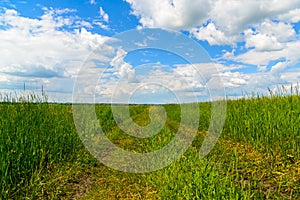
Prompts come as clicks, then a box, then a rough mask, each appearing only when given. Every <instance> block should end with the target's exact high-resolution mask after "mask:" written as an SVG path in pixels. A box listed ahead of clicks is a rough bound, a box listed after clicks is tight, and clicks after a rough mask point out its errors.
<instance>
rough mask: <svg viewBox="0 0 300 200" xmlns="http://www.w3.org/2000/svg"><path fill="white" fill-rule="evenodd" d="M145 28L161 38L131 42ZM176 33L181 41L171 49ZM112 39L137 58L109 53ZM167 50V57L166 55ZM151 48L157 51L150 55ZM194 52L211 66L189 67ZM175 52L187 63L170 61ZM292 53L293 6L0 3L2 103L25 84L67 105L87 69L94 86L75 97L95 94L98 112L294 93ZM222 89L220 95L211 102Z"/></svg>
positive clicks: (296, 6)
mask: <svg viewBox="0 0 300 200" xmlns="http://www.w3.org/2000/svg"><path fill="white" fill-rule="evenodd" d="M147 28H151V29H150V30H152V28H156V29H155V30H161V32H160V34H156V33H153V32H152V31H150V32H147V31H146V32H143V34H144V35H139V34H138V33H141V32H140V31H143V30H146V29H147ZM153 30H154V29H153ZM126 31H133V32H131V33H130V34H131V35H130V34H128V33H127V34H126ZM172 31H174V32H172ZM171 32H172V34H171ZM176 32H178V33H180V34H182V37H178V38H179V39H177V40H176V37H177V36H176V34H175V33H176ZM169 33H170V34H169ZM135 34H136V35H135ZM122 37H126V38H125V39H124V38H122ZM131 37H132V38H131ZM155 37H156V38H155ZM185 37H186V39H184V38H185ZM116 38H119V39H120V38H121V39H123V40H124V41H123V42H125V40H126V41H127V42H128V41H131V42H133V43H135V47H134V48H136V49H137V50H132V49H130V48H129V47H126V45H125V43H122V44H119V45H116V44H114V42H112V41H114V39H116ZM155 41H156V42H155ZM193 42H194V43H195V44H194V43H193ZM170 43H171V44H172V45H173V49H170V48H169V49H168V50H169V51H166V49H163V48H164V47H166V45H167V46H168V45H169V44H170ZM151 44H152V45H154V44H155V45H154V46H156V47H157V45H160V46H159V47H162V48H160V49H154V48H149V47H151ZM164 45H165V46H164ZM197 45H198V46H199V47H201V48H202V49H203V52H202V53H203V55H204V54H205V53H206V54H207V55H208V56H209V57H210V59H209V61H208V60H206V59H204V60H201V59H196V58H197V56H198V57H199V54H197V55H193V54H196V52H197V53H199V51H200V50H199V49H198V47H197ZM176 48H181V49H182V52H181V53H182V54H184V55H183V56H182V55H178V54H176ZM299 49H300V1H299V0H294V1H287V2H283V1H279V0H269V1H246V0H240V1H236V0H173V1H172V0H143V1H142V0H124V1H121V0H78V1H71V0H64V1H57V0H54V1H53V0H51V1H50V0H44V1H35V0H31V1H26V0H20V1H18V0H14V1H11V0H4V1H1V3H0V92H1V93H2V94H3V93H7V92H8V93H9V92H24V91H23V90H24V83H25V89H26V91H27V92H28V91H30V90H33V91H37V92H38V91H40V90H41V86H42V85H43V88H44V90H45V91H46V93H47V94H48V96H49V98H50V100H51V101H56V102H71V101H72V98H73V94H74V92H73V88H74V85H75V84H76V82H78V79H79V78H80V77H81V76H80V73H79V72H80V70H82V68H83V67H90V70H94V68H97V69H98V71H97V70H96V71H89V72H92V73H91V74H93V76H96V78H95V79H93V78H89V77H86V79H89V80H94V81H95V82H96V83H95V84H92V86H91V88H88V86H89V85H87V84H84V85H85V86H86V87H87V88H81V89H82V93H86V94H88V93H93V95H95V97H96V99H97V101H98V102H110V101H115V102H129V101H130V102H131V103H165V102H178V101H179V100H178V99H183V100H182V101H186V102H188V101H194V100H195V99H196V100H198V101H203V100H211V99H214V98H218V97H220V98H221V97H222V96H224V95H226V96H227V97H230V98H238V97H241V96H243V95H244V94H247V93H248V94H251V93H253V92H254V93H255V92H267V91H268V88H271V89H274V90H275V89H276V87H278V86H282V85H284V86H290V85H296V84H297V83H298V82H299V79H300V64H299V63H300V53H299V52H300V51H299ZM177 53H178V52H177ZM200 54H201V53H200ZM203 55H202V54H201V56H203ZM185 56H187V57H189V58H191V60H192V61H191V60H186V59H185V58H184V57H185ZM201 56H200V57H201ZM192 57H194V58H195V59H192ZM95 59H96V60H97V62H96V61H95ZM92 62H93V64H91V63H92ZM95 63H96V64H95ZM95 66H96V67H95ZM80 81H83V80H80ZM220 82H222V84H220ZM86 83H90V82H89V81H87V82H86ZM222 89H224V90H225V94H224V93H222V92H220V93H215V96H214V97H212V96H211V95H212V94H213V93H214V91H224V90H222ZM26 91H25V92H26Z"/></svg>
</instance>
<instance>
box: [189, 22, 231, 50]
mask: <svg viewBox="0 0 300 200" xmlns="http://www.w3.org/2000/svg"><path fill="white" fill-rule="evenodd" d="M190 32H191V34H192V35H193V36H194V37H195V38H197V39H198V40H206V41H208V43H209V44H210V45H224V44H234V42H235V41H237V37H227V36H225V34H224V32H222V31H220V30H218V29H217V28H216V26H215V24H214V23H209V24H208V25H207V26H203V27H200V28H192V29H191V31H190Z"/></svg>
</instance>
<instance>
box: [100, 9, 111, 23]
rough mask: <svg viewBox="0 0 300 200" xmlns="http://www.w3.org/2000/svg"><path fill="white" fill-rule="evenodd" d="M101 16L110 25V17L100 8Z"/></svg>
mask: <svg viewBox="0 0 300 200" xmlns="http://www.w3.org/2000/svg"><path fill="white" fill-rule="evenodd" d="M99 14H100V16H101V18H102V19H103V20H104V21H105V22H106V23H108V20H109V16H108V14H107V13H106V12H104V10H103V8H102V7H100V8H99Z"/></svg>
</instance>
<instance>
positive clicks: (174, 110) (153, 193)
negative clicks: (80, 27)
mask: <svg viewBox="0 0 300 200" xmlns="http://www.w3.org/2000/svg"><path fill="white" fill-rule="evenodd" d="M292 93H293V95H276V94H272V95H271V96H268V97H264V96H256V97H255V98H254V97H253V98H248V99H246V98H244V99H239V100H228V101H227V113H226V122H225V125H224V129H223V132H222V135H221V137H220V139H219V141H218V143H217V145H216V146H215V147H214V149H213V151H211V152H210V153H209V155H208V156H206V157H205V158H204V159H200V158H199V149H200V147H201V144H202V141H203V138H204V136H205V134H206V131H207V129H208V126H209V122H210V115H211V104H210V103H199V108H200V123H199V128H198V134H197V136H196V138H195V140H194V141H193V144H192V146H191V147H190V148H189V149H188V150H187V151H186V152H185V153H184V155H183V156H181V157H180V158H179V159H178V160H177V161H176V162H174V163H172V164H171V165H170V166H168V167H166V168H163V169H161V170H158V171H154V172H151V173H141V174H133V173H124V172H119V171H116V170H113V169H110V168H108V167H106V166H104V165H103V164H101V163H99V162H97V161H96V159H95V158H94V157H93V156H92V155H90V154H89V152H88V151H87V150H86V149H85V147H84V146H83V144H82V143H81V140H80V138H79V136H78V134H77V132H76V129H75V125H74V122H73V115H72V105H67V104H50V103H45V102H44V100H43V99H39V98H37V97H36V96H35V95H31V96H29V97H25V98H22V99H14V100H13V102H14V103H12V98H8V97H7V96H6V98H5V97H2V100H3V101H4V102H3V103H1V104H0V113H1V115H0V176H1V179H0V199H300V153H299V152H300V96H299V93H298V91H297V92H292ZM164 106H165V108H166V111H167V121H166V124H165V126H164V127H163V129H162V130H161V131H160V132H159V133H158V134H157V135H156V136H154V137H151V138H147V139H137V138H133V137H131V136H128V135H126V134H124V132H123V131H121V130H120V129H119V128H118V126H117V124H116V122H115V121H114V119H113V115H112V111H111V108H110V106H109V105H96V113H97V117H98V119H99V123H100V125H101V127H102V129H103V130H104V132H105V133H106V135H107V137H108V138H109V139H110V140H111V141H113V142H114V143H115V144H117V145H118V146H119V147H122V148H124V149H127V150H130V151H136V152H149V151H153V150H157V149H160V148H161V147H163V146H164V145H166V144H167V143H168V142H169V141H170V140H172V138H173V137H174V135H175V134H176V131H177V129H178V127H179V123H180V114H181V113H180V106H179V105H164ZM149 107H150V106H148V105H132V106H131V107H130V113H131V117H132V119H133V120H134V121H135V122H136V123H137V124H139V125H142V126H144V125H147V124H148V123H149Z"/></svg>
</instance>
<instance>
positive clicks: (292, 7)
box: [126, 0, 300, 48]
mask: <svg viewBox="0 0 300 200" xmlns="http://www.w3.org/2000/svg"><path fill="white" fill-rule="evenodd" d="M126 1H127V2H128V3H130V5H131V8H132V13H133V14H134V15H136V16H137V17H138V18H139V21H140V23H141V25H142V26H144V27H156V28H167V29H175V30H188V31H190V32H191V34H192V35H194V36H195V37H196V38H198V39H200V40H207V41H208V42H209V43H210V44H212V45H220V44H231V43H232V42H236V41H237V39H240V38H241V33H243V31H244V30H246V29H248V28H249V27H254V26H260V24H261V23H262V24H261V26H260V27H261V31H260V33H261V34H266V33H264V32H262V30H266V31H267V32H268V34H267V35H272V36H269V37H270V38H271V37H274V38H276V39H277V40H278V41H279V42H282V41H283V40H284V39H286V40H289V39H291V38H293V37H294V36H295V33H294V31H293V30H292V27H291V26H290V25H288V24H285V23H278V24H273V23H272V22H271V21H272V20H276V19H280V20H287V21H293V22H295V21H297V20H298V16H299V15H298V13H299V10H298V8H300V0H294V1H284V2H281V1H279V0H269V1H258V0H254V1H248V0H240V1H236V0H205V1H204V0H196V1H195V0H173V1H170V0H154V1H153V0H145V1H140V0H126ZM266 20H267V21H266ZM268 20H269V21H268ZM264 21H265V22H264ZM207 23H208V25H207V26H204V24H207ZM281 30H288V32H286V35H284V34H282V32H280V31H281ZM270 38H264V40H265V41H266V40H267V39H268V41H266V42H267V43H270V41H271V40H272V39H270ZM271 42H272V41H271ZM277 48H278V47H277Z"/></svg>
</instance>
